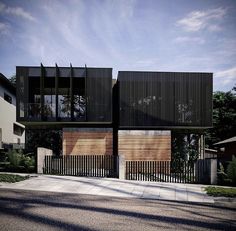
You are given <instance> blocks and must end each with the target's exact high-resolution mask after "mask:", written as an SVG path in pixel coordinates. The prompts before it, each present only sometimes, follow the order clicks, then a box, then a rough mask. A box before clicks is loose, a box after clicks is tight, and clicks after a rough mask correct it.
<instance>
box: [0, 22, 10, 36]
mask: <svg viewBox="0 0 236 231" xmlns="http://www.w3.org/2000/svg"><path fill="white" fill-rule="evenodd" d="M8 32H9V25H8V24H6V23H2V22H0V35H5V34H7V33H8Z"/></svg>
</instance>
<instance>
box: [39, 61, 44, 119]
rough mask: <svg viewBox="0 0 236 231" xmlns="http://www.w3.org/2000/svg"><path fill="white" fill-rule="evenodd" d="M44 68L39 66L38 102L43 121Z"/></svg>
mask: <svg viewBox="0 0 236 231" xmlns="http://www.w3.org/2000/svg"><path fill="white" fill-rule="evenodd" d="M44 76H45V71H44V66H43V64H42V63H41V66H40V101H41V118H42V119H44Z"/></svg>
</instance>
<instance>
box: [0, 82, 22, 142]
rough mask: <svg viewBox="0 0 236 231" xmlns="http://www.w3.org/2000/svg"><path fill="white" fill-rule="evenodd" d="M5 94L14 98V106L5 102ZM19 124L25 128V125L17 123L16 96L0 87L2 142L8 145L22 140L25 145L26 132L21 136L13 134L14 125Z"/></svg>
mask: <svg viewBox="0 0 236 231" xmlns="http://www.w3.org/2000/svg"><path fill="white" fill-rule="evenodd" d="M4 92H6V93H7V94H8V95H10V96H11V97H12V102H13V103H12V104H10V103H8V102H7V101H5V100H4ZM14 123H15V124H17V125H19V126H21V127H23V128H24V126H23V125H21V124H19V123H17V122H16V106H15V96H14V95H12V94H11V93H10V92H9V91H7V90H6V89H4V88H3V86H0V128H1V129H0V130H1V133H2V134H1V135H0V139H2V140H0V142H1V141H2V143H6V144H12V143H17V139H18V138H19V139H20V143H21V144H22V143H23V144H24V143H25V132H24V133H23V134H22V135H21V136H18V135H15V134H14V132H13V125H14Z"/></svg>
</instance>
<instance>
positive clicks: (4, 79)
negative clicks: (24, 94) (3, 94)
mask: <svg viewBox="0 0 236 231" xmlns="http://www.w3.org/2000/svg"><path fill="white" fill-rule="evenodd" d="M0 84H1V85H2V86H4V87H5V88H6V89H7V90H8V91H10V92H11V93H12V94H14V95H15V94H16V88H15V86H13V84H12V83H11V82H10V81H9V79H8V78H7V77H5V76H4V75H3V74H2V73H0Z"/></svg>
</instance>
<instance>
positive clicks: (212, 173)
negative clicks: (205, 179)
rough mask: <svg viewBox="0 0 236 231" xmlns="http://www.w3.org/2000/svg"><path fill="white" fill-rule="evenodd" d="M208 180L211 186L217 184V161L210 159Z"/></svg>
mask: <svg viewBox="0 0 236 231" xmlns="http://www.w3.org/2000/svg"><path fill="white" fill-rule="evenodd" d="M210 179H211V182H210V183H211V184H217V159H211V170H210Z"/></svg>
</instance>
